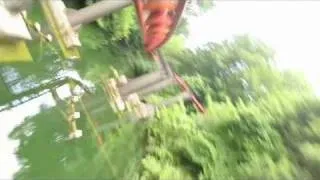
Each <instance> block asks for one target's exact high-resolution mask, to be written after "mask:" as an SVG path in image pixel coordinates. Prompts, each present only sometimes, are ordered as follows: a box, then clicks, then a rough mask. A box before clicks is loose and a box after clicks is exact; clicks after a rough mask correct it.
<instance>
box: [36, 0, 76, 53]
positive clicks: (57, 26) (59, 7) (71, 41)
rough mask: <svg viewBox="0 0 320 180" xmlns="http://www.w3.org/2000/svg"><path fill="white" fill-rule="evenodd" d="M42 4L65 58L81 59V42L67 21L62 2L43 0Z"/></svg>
mask: <svg viewBox="0 0 320 180" xmlns="http://www.w3.org/2000/svg"><path fill="white" fill-rule="evenodd" d="M40 3H41V7H42V9H43V12H44V14H45V17H46V19H47V22H48V23H49V24H50V26H51V29H52V32H53V33H54V36H55V38H56V39H57V41H58V43H59V46H60V48H61V50H62V54H63V56H64V58H66V59H79V58H80V52H79V50H78V48H77V46H80V42H79V40H78V39H77V35H76V33H75V32H73V29H72V27H71V25H70V24H69V22H68V20H67V16H66V15H65V7H64V4H63V2H62V1H60V0H41V1H40Z"/></svg>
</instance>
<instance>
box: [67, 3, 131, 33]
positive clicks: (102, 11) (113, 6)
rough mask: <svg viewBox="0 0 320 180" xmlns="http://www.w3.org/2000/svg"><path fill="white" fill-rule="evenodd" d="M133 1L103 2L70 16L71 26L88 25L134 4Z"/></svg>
mask: <svg viewBox="0 0 320 180" xmlns="http://www.w3.org/2000/svg"><path fill="white" fill-rule="evenodd" d="M132 2H133V1H132V0H103V1H99V2H96V3H94V4H93V5H90V6H88V7H85V8H82V9H80V10H78V11H75V12H72V13H70V14H68V19H69V22H70V24H71V25H72V26H73V27H74V26H78V25H80V24H88V23H90V22H93V21H95V20H96V19H99V18H101V17H103V16H106V15H108V14H110V13H113V12H115V11H118V10H120V9H122V8H125V7H127V6H129V5H131V4H132Z"/></svg>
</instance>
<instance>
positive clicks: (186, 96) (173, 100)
mask: <svg viewBox="0 0 320 180" xmlns="http://www.w3.org/2000/svg"><path fill="white" fill-rule="evenodd" d="M191 98H192V93H190V92H182V93H180V94H178V95H177V96H174V97H172V98H170V99H167V100H164V101H162V102H160V104H158V105H157V106H165V107H166V106H170V105H172V104H174V103H176V102H178V101H180V100H183V101H187V100H191Z"/></svg>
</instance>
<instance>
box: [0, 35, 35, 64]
mask: <svg viewBox="0 0 320 180" xmlns="http://www.w3.org/2000/svg"><path fill="white" fill-rule="evenodd" d="M0 55H1V56H0V63H12V62H30V61H32V56H31V54H30V52H29V49H28V47H27V45H26V42H25V41H23V40H18V41H15V42H10V41H7V40H0Z"/></svg>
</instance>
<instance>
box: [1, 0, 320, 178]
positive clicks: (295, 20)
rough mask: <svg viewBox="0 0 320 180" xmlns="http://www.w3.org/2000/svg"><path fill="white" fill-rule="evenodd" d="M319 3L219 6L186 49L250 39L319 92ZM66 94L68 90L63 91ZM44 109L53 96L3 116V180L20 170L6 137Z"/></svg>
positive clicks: (197, 24)
mask: <svg viewBox="0 0 320 180" xmlns="http://www.w3.org/2000/svg"><path fill="white" fill-rule="evenodd" d="M319 19H320V1H319V2H316V1H293V2H292V1H291V2H290V1H259V2H258V1H250V0H247V1H235V0H234V1H232V0H229V1H227V0H216V3H215V7H214V9H213V10H212V11H210V12H209V13H208V14H206V15H205V16H203V17H200V18H196V19H192V20H191V25H190V31H191V36H190V38H189V40H188V41H187V46H188V47H191V48H194V47H197V46H201V45H203V44H204V43H206V42H208V41H211V42H219V41H221V40H225V39H228V38H231V37H232V36H234V35H237V34H244V33H247V34H250V35H252V36H254V37H257V38H259V39H261V40H262V41H264V42H265V43H267V44H268V45H269V46H271V47H272V48H273V49H274V50H275V51H276V60H277V61H279V62H280V65H281V66H282V67H283V68H294V69H297V70H301V71H303V72H305V73H306V75H307V77H308V78H309V80H310V82H311V83H312V84H313V85H314V87H315V88H317V91H318V92H320V79H319V77H320V71H319V70H318V68H320V67H319V65H320V53H318V52H320V51H319V48H320V44H319V43H320V23H319ZM62 91H64V90H62ZM41 103H47V104H48V103H49V104H52V103H53V102H52V98H51V96H50V95H45V96H42V97H41V98H38V99H35V100H33V101H31V102H30V103H28V104H25V105H22V106H19V107H17V108H14V109H12V110H10V111H5V112H2V113H0V119H1V120H2V121H0V147H1V148H0V179H11V178H12V175H13V173H14V172H15V171H17V170H18V163H17V161H16V159H15V156H14V154H13V152H14V149H15V147H16V146H17V142H16V141H9V140H8V138H7V136H8V135H9V133H10V132H11V131H12V129H13V128H14V127H15V126H16V125H17V124H19V123H21V122H22V121H23V119H24V118H25V117H26V116H28V115H31V114H35V113H37V112H38V111H39V105H40V104H41Z"/></svg>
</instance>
